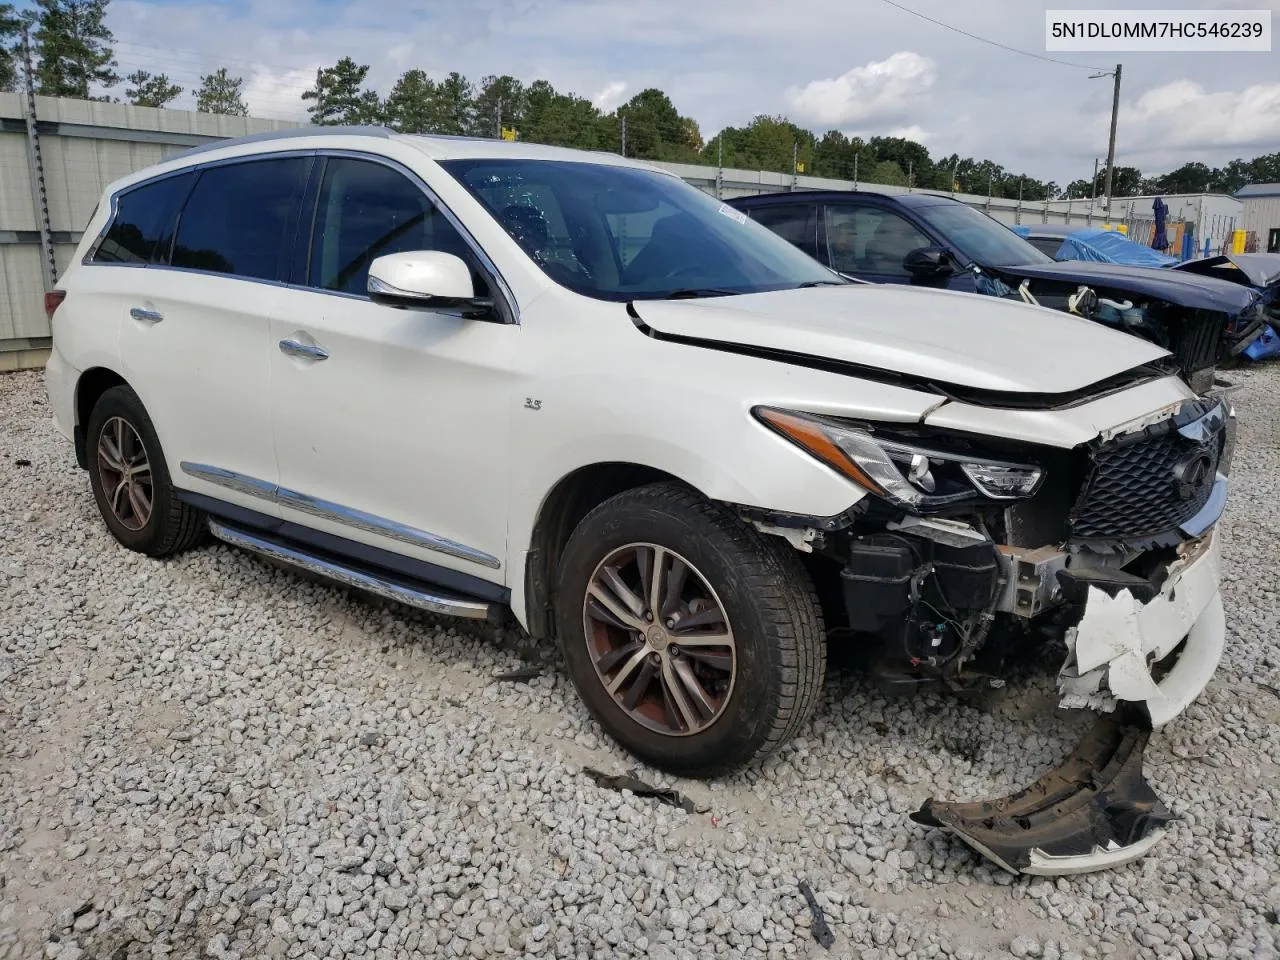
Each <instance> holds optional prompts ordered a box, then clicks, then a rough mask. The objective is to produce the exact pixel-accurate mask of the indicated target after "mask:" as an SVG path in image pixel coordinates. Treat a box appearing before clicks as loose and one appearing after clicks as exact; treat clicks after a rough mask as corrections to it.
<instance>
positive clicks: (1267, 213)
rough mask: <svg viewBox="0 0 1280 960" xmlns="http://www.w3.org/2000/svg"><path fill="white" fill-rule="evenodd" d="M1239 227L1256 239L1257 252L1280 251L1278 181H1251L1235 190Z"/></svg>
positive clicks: (1279, 188)
mask: <svg viewBox="0 0 1280 960" xmlns="http://www.w3.org/2000/svg"><path fill="white" fill-rule="evenodd" d="M1236 198H1237V199H1239V201H1240V204H1241V207H1242V209H1241V211H1240V229H1241V230H1248V231H1251V232H1252V233H1253V234H1254V235H1255V236H1256V237H1257V239H1258V253H1264V252H1265V253H1280V183H1251V184H1249V186H1247V187H1241V188H1240V189H1239V190H1237V191H1236Z"/></svg>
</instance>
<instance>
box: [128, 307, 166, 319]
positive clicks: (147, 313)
mask: <svg viewBox="0 0 1280 960" xmlns="http://www.w3.org/2000/svg"><path fill="white" fill-rule="evenodd" d="M129 316H131V317H133V319H135V320H142V321H143V322H145V323H159V322H160V321H161V320H163V319H164V314H163V313H161V312H160V311H159V310H148V309H147V308H146V307H133V308H131V309H130V310H129Z"/></svg>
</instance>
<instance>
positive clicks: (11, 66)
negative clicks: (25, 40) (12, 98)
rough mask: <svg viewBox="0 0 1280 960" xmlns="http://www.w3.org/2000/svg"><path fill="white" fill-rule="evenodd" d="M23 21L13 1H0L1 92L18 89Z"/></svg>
mask: <svg viewBox="0 0 1280 960" xmlns="http://www.w3.org/2000/svg"><path fill="white" fill-rule="evenodd" d="M21 36H22V21H21V20H20V19H19V18H18V14H17V12H16V11H15V10H14V9H13V4H11V3H0V92H8V91H10V90H17V89H18V77H19V76H20V75H21V74H20V73H19V63H20V61H21V57H22V51H21V49H20V47H19V43H20V42H21V41H20V37H21Z"/></svg>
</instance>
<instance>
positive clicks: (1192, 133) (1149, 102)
mask: <svg viewBox="0 0 1280 960" xmlns="http://www.w3.org/2000/svg"><path fill="white" fill-rule="evenodd" d="M1119 128H1120V131H1121V135H1122V136H1123V138H1124V141H1125V142H1126V143H1127V147H1128V149H1130V150H1139V151H1144V152H1155V151H1164V150H1170V149H1175V148H1180V147H1181V148H1203V147H1205V146H1208V145H1213V146H1214V147H1217V148H1241V147H1255V148H1257V151H1258V152H1259V153H1261V152H1264V151H1266V150H1269V149H1272V148H1274V146H1275V144H1276V143H1277V142H1280V83H1256V84H1253V85H1252V86H1248V87H1245V88H1244V89H1243V90H1219V91H1217V92H1213V93H1210V92H1208V91H1206V90H1205V89H1204V87H1202V86H1201V85H1200V84H1198V83H1196V82H1195V81H1193V80H1175V81H1173V82H1172V83H1167V84H1165V85H1163V86H1159V87H1154V88H1152V89H1151V90H1148V91H1147V92H1146V93H1144V94H1142V96H1140V97H1139V98H1138V99H1137V101H1136V102H1134V103H1133V104H1131V105H1124V104H1122V105H1121V108H1120V121H1119Z"/></svg>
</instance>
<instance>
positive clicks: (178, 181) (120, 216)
mask: <svg viewBox="0 0 1280 960" xmlns="http://www.w3.org/2000/svg"><path fill="white" fill-rule="evenodd" d="M194 178H195V174H192V173H184V174H179V175H177V176H173V177H166V178H165V179H163V180H157V181H155V182H154V183H148V184H144V185H143V186H141V187H137V188H135V189H133V190H130V191H129V192H128V193H125V194H122V195H121V196H120V198H119V199H118V200H117V201H116V215H115V218H114V219H113V220H112V221H111V226H110V227H109V228H108V229H107V235H106V236H105V237H103V239H102V242H101V243H100V244H98V249H97V251H96V252H95V253H94V255H93V262H94V263H162V262H164V261H165V260H166V259H167V258H168V255H169V242H170V241H171V240H172V238H173V221H174V217H176V216H177V213H178V205H179V204H181V203H182V200H183V198H184V197H185V196H186V195H187V191H188V190H190V189H191V181H192V180H193V179H194ZM90 219H91V220H92V218H90Z"/></svg>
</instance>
